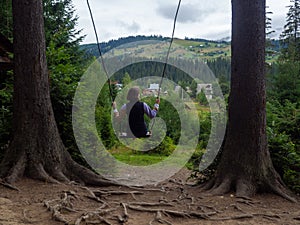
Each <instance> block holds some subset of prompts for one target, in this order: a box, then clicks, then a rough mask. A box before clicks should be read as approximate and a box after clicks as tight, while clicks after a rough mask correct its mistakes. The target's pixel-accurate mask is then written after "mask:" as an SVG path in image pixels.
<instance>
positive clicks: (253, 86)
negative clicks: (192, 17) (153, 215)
mask: <svg viewBox="0 0 300 225" xmlns="http://www.w3.org/2000/svg"><path fill="white" fill-rule="evenodd" d="M231 50H232V64H231V68H232V69H231V70H232V71H231V91H230V97H229V109H228V110H229V114H228V118H229V119H228V127H227V137H226V140H225V144H224V149H223V152H222V156H221V161H220V164H219V166H218V168H217V172H216V175H215V177H214V179H212V180H211V181H210V182H209V183H207V184H206V188H207V189H211V191H212V193H213V194H224V193H226V192H229V191H231V190H233V191H236V194H237V196H245V197H249V196H252V195H254V194H255V193H256V192H258V191H267V192H270V191H271V192H275V193H278V194H280V195H282V196H284V197H285V198H288V199H290V200H292V198H291V197H290V196H289V194H288V191H287V190H286V188H285V186H284V184H283V182H282V181H281V178H280V176H279V175H278V174H277V173H276V171H275V170H274V168H273V165H272V161H271V158H270V154H269V151H268V142H267V136H266V88H265V0H243V1H240V0H232V49H231Z"/></svg>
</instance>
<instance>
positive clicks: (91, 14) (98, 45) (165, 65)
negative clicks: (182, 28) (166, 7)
mask: <svg viewBox="0 0 300 225" xmlns="http://www.w3.org/2000/svg"><path fill="white" fill-rule="evenodd" d="M86 2H87V6H88V9H89V13H90V17H91V21H92V24H93V29H94V33H95V37H96V42H97V47H98V52H99V55H100V58H101V64H102V67H103V70H104V72H105V74H106V77H107V80H108V86H109V93H110V98H111V101H112V102H113V101H114V98H113V93H112V88H111V85H110V84H111V80H110V77H109V75H108V72H107V69H106V66H105V63H104V58H103V56H102V52H101V48H100V43H99V39H98V34H97V30H96V25H95V22H94V17H93V13H92V9H91V6H90V3H89V0H86ZM180 4H181V0H179V2H178V5H177V9H176V13H175V17H174V24H173V31H172V37H171V40H170V45H169V48H168V51H167V55H166V59H165V63H164V67H163V72H162V76H161V80H160V83H159V86H158V93H157V98H159V96H160V89H161V85H162V82H163V79H164V77H165V72H166V68H167V64H168V60H169V55H170V51H171V46H172V43H173V40H174V33H175V27H176V21H177V16H178V12H179V8H180Z"/></svg>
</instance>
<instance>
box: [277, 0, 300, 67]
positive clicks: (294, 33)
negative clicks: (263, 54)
mask: <svg viewBox="0 0 300 225" xmlns="http://www.w3.org/2000/svg"><path fill="white" fill-rule="evenodd" d="M290 2H291V3H292V4H291V5H290V6H288V7H289V11H288V13H287V19H286V25H285V26H284V31H283V32H282V34H281V44H282V51H281V53H282V54H281V57H280V58H281V59H283V60H291V61H292V62H295V61H299V60H300V30H299V28H300V0H290Z"/></svg>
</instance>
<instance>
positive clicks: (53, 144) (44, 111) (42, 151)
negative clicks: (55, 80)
mask: <svg viewBox="0 0 300 225" xmlns="http://www.w3.org/2000/svg"><path fill="white" fill-rule="evenodd" d="M13 21H14V27H13V30H14V31H13V35H14V99H13V108H14V111H13V139H12V141H11V144H10V146H9V149H8V151H7V153H6V155H5V157H4V160H3V161H2V163H1V166H0V177H2V178H6V180H7V182H10V183H12V182H15V181H16V180H17V179H18V178H20V177H21V176H23V175H26V176H28V177H30V178H34V179H39V180H43V181H49V182H57V181H63V182H67V181H70V180H75V181H78V182H82V183H85V184H96V185H110V184H113V182H110V181H107V180H105V179H102V178H101V177H100V176H98V175H96V174H94V173H93V172H91V171H90V170H88V169H86V168H85V167H82V166H80V165H79V164H77V163H75V162H74V161H73V160H72V158H71V156H70V155H69V153H68V152H67V151H66V149H65V147H64V145H63V143H62V140H61V138H60V136H59V132H58V129H57V125H56V122H55V119H54V114H53V110H52V105H51V100H50V91H49V77H48V69H47V62H46V53H45V49H46V46H45V37H44V23H43V5H42V0H35V1H27V0H13Z"/></svg>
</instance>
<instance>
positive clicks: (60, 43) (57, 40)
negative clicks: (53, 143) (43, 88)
mask: <svg viewBox="0 0 300 225" xmlns="http://www.w3.org/2000/svg"><path fill="white" fill-rule="evenodd" d="M43 3H44V20H45V33H46V44H47V49H46V55H47V63H48V69H49V75H50V94H51V101H52V106H53V110H54V115H55V119H56V122H57V125H58V129H59V131H60V134H61V138H62V140H63V142H64V144H65V146H66V147H67V148H68V149H69V151H70V153H71V154H72V156H73V157H74V158H75V159H76V160H77V161H79V162H82V163H83V159H82V158H81V156H80V153H79V151H78V150H77V146H76V143H75V138H74V136H73V129H72V103H73V96H74V93H75V90H76V87H77V83H78V81H79V80H80V77H81V76H82V74H83V73H84V71H85V69H86V68H87V66H88V63H89V62H90V61H91V60H89V59H86V58H85V55H84V52H83V51H82V50H80V47H79V43H80V41H81V40H82V39H83V36H79V34H80V31H77V30H76V29H75V26H76V23H77V20H78V17H77V16H75V15H74V12H75V11H74V8H73V5H72V1H71V0H58V1H57V0H46V1H44V2H43Z"/></svg>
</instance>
